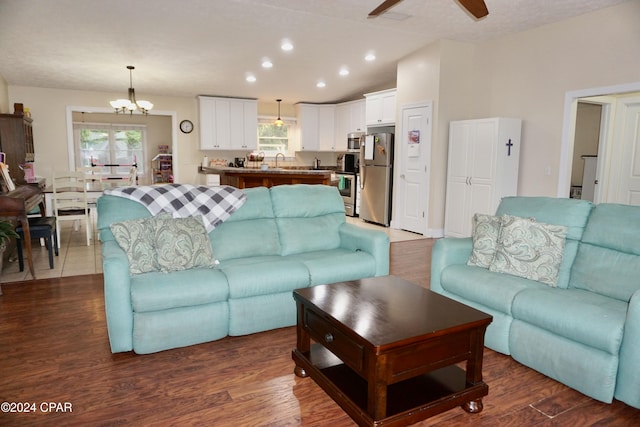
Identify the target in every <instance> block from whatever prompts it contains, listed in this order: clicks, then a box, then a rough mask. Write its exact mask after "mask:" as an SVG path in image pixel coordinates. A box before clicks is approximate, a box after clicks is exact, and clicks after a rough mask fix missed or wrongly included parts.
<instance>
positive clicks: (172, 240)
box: [152, 214, 215, 273]
mask: <svg viewBox="0 0 640 427" xmlns="http://www.w3.org/2000/svg"><path fill="white" fill-rule="evenodd" d="M152 223H153V227H154V233H155V250H156V255H157V260H158V265H159V266H160V270H161V271H163V272H165V273H168V272H171V271H179V270H188V269H190V268H213V267H214V266H215V262H214V259H213V252H212V251H211V242H210V241H209V235H208V234H207V230H206V229H205V228H204V223H203V221H202V217H201V216H192V217H187V218H172V217H171V215H170V214H167V215H158V216H156V217H155V220H154V221H152Z"/></svg>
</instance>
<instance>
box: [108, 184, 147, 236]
mask: <svg viewBox="0 0 640 427" xmlns="http://www.w3.org/2000/svg"><path fill="white" fill-rule="evenodd" d="M96 203H97V205H98V223H97V227H98V230H99V231H100V241H101V242H107V241H109V240H115V238H114V236H113V233H111V229H110V228H109V226H110V225H111V224H113V223H116V222H122V221H128V220H131V219H138V218H149V217H151V216H152V215H151V212H149V210H148V209H147V208H146V207H144V205H143V204H141V203H138V202H134V201H133V200H128V199H125V198H122V197H117V196H109V195H103V196H100V197H98V200H97V202H96Z"/></svg>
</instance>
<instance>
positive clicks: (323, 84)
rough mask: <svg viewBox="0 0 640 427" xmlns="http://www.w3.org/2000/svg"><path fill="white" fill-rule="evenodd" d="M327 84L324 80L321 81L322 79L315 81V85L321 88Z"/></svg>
mask: <svg viewBox="0 0 640 427" xmlns="http://www.w3.org/2000/svg"><path fill="white" fill-rule="evenodd" d="M326 85H327V84H326V83H325V82H323V81H322V80H320V81H319V82H318V83H316V87H319V88H323V87H325V86H326Z"/></svg>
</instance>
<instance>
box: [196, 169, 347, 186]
mask: <svg viewBox="0 0 640 427" xmlns="http://www.w3.org/2000/svg"><path fill="white" fill-rule="evenodd" d="M201 173H205V174H218V175H220V184H221V185H231V186H233V187H236V188H252V187H267V188H270V187H273V186H275V185H285V184H323V185H332V184H333V183H334V182H333V181H336V180H335V179H332V175H334V172H333V171H331V170H320V169H318V170H316V169H282V168H269V169H266V170H262V169H259V168H233V167H222V166H215V167H209V168H201Z"/></svg>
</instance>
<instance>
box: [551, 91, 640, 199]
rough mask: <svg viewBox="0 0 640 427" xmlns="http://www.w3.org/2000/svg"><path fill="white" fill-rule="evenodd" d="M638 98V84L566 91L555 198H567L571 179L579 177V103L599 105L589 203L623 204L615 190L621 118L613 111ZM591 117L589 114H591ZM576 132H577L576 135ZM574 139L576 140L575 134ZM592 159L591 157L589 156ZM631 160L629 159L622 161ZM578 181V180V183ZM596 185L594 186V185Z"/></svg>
mask: <svg viewBox="0 0 640 427" xmlns="http://www.w3.org/2000/svg"><path fill="white" fill-rule="evenodd" d="M633 95H635V96H639V95H640V82H636V83H629V84H623V85H618V86H608V87H601V88H592V89H584V90H579V91H573V92H567V93H566V94H565V104H564V125H563V132H562V145H561V153H560V170H559V179H558V190H557V197H569V196H570V195H571V191H572V184H573V183H575V182H576V181H575V178H574V177H575V176H579V175H580V172H576V173H575V174H574V172H575V170H574V169H576V168H577V170H578V171H579V170H580V169H583V166H584V159H582V158H581V157H580V156H579V157H578V158H579V161H576V160H575V157H576V155H577V153H579V152H580V150H581V148H579V147H578V148H577V147H576V145H580V144H579V143H578V144H576V126H577V121H578V106H579V104H591V105H599V106H600V108H601V110H600V122H599V131H598V135H599V136H598V143H597V154H596V155H595V156H596V160H595V169H596V170H595V178H594V179H593V182H594V184H595V185H594V188H593V199H594V200H593V201H594V202H595V203H603V202H610V203H615V202H617V203H626V202H622V201H618V199H617V198H619V192H618V191H617V189H616V186H617V185H618V182H619V181H620V170H621V169H620V168H621V163H620V162H621V161H622V159H621V156H622V155H621V154H620V152H621V150H622V147H621V145H622V144H621V139H620V138H621V135H622V133H621V132H622V130H621V129H620V126H621V123H624V120H622V119H621V117H620V116H621V113H620V111H621V110H622V108H617V107H619V106H620V105H621V102H620V101H621V100H622V99H627V98H629V97H630V96H633ZM591 115H592V116H593V115H594V113H593V111H592V112H591ZM579 132H580V131H578V133H579ZM578 137H580V136H579V135H578ZM589 156H593V154H589ZM625 160H627V161H629V162H630V161H631V159H630V158H627V159H625ZM581 181H582V180H580V182H581ZM596 182H597V184H596Z"/></svg>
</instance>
